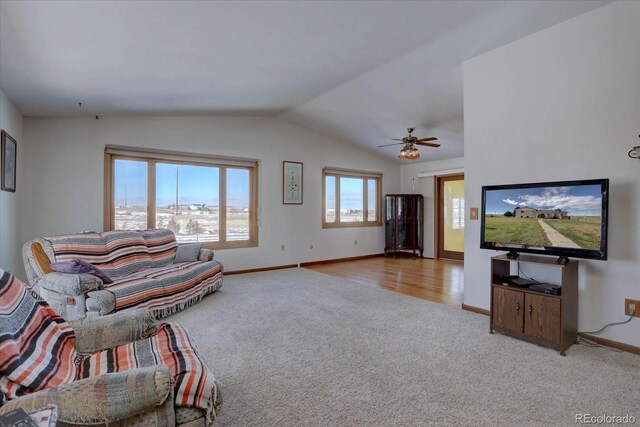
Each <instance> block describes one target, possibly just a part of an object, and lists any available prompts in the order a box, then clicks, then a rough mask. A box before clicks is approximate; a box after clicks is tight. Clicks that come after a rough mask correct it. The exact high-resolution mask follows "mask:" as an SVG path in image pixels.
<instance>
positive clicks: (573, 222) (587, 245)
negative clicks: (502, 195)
mask: <svg viewBox="0 0 640 427" xmlns="http://www.w3.org/2000/svg"><path fill="white" fill-rule="evenodd" d="M484 237H485V240H486V241H487V242H496V243H513V244H520V245H528V246H556V247H565V248H582V249H593V250H598V249H600V217H599V216H584V217H578V218H572V219H536V218H514V217H506V216H498V215H488V216H487V217H486V218H485V227H484Z"/></svg>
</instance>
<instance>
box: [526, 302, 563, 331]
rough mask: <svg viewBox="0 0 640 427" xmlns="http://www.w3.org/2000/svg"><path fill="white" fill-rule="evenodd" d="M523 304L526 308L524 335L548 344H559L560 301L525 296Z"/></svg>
mask: <svg viewBox="0 0 640 427" xmlns="http://www.w3.org/2000/svg"><path fill="white" fill-rule="evenodd" d="M524 304H525V306H526V314H525V318H524V333H525V334H526V335H528V336H529V337H532V338H536V339H539V340H544V341H547V342H549V343H559V342H560V328H561V324H560V308H561V302H560V299H559V298H552V297H546V296H544V295H532V294H527V295H526V296H525V302H524Z"/></svg>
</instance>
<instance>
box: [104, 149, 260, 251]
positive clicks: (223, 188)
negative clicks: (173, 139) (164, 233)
mask: <svg viewBox="0 0 640 427" xmlns="http://www.w3.org/2000/svg"><path fill="white" fill-rule="evenodd" d="M132 150H133V149H132ZM157 154H158V155H157V156H154V155H153V151H152V150H145V152H144V153H143V154H141V155H139V156H138V155H128V154H116V153H111V152H109V148H108V147H107V148H105V154H104V167H105V172H104V213H103V219H104V221H103V222H104V229H105V230H113V229H114V226H115V191H114V189H115V185H114V184H115V173H114V170H115V161H116V160H130V161H137V162H146V163H147V228H148V229H154V228H156V188H155V187H156V164H157V163H169V164H178V165H189V166H208V167H216V168H219V180H218V185H219V189H218V190H219V192H218V197H219V212H220V217H219V224H220V225H219V236H220V240H219V241H218V242H202V247H203V248H206V249H214V250H215V249H234V248H253V247H257V246H258V245H259V238H258V234H259V230H258V173H259V167H260V165H259V163H258V162H257V161H256V162H255V165H254V166H243V165H235V164H227V163H224V160H222V161H219V162H216V161H215V159H212V160H211V161H198V160H195V158H196V157H197V156H198V155H197V154H187V153H180V154H179V155H176V156H175V157H174V158H173V159H172V158H171V156H170V155H167V154H166V153H165V152H163V151H162V150H158V151H157ZM178 157H181V158H178ZM183 157H193V158H194V160H190V159H189V160H184V159H183ZM221 159H222V158H221ZM227 169H243V170H248V171H249V239H248V240H239V241H238V240H232V241H227V240H226V237H227V221H226V219H227V173H226V172H227Z"/></svg>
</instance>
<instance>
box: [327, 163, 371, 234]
mask: <svg viewBox="0 0 640 427" xmlns="http://www.w3.org/2000/svg"><path fill="white" fill-rule="evenodd" d="M381 183H382V174H380V173H371V172H359V171H349V170H343V169H330V168H325V169H324V170H323V172H322V189H323V194H324V197H323V212H322V226H323V227H324V228H330V227H366V226H377V225H382V220H381V215H380V199H381V188H382V186H381Z"/></svg>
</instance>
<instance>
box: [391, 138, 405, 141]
mask: <svg viewBox="0 0 640 427" xmlns="http://www.w3.org/2000/svg"><path fill="white" fill-rule="evenodd" d="M391 140H392V141H404V138H402V139H399V138H391Z"/></svg>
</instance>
